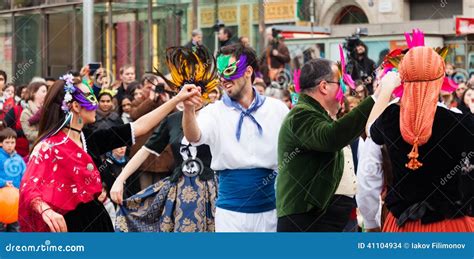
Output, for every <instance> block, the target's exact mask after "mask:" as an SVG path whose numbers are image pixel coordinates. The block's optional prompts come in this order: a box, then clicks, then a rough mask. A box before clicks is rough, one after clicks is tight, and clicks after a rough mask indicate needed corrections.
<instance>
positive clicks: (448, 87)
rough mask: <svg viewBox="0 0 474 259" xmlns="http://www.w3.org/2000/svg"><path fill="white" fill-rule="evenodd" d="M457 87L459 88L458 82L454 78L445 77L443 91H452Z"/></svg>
mask: <svg viewBox="0 0 474 259" xmlns="http://www.w3.org/2000/svg"><path fill="white" fill-rule="evenodd" d="M457 88H458V84H456V82H454V80H453V79H451V78H449V77H445V78H444V81H443V85H442V86H441V91H445V92H448V93H452V92H454V91H455V90H456V89H457Z"/></svg>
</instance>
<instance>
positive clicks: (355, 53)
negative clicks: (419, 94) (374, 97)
mask: <svg viewBox="0 0 474 259" xmlns="http://www.w3.org/2000/svg"><path fill="white" fill-rule="evenodd" d="M345 48H346V49H347V50H348V54H349V55H348V56H349V62H348V63H347V73H348V74H350V75H351V76H352V79H354V80H362V81H363V82H364V84H365V86H366V87H367V89H368V90H369V94H372V93H373V86H372V83H373V81H374V80H373V79H374V78H373V76H372V75H373V73H374V71H375V69H376V65H375V62H374V61H373V60H372V59H370V58H369V57H368V56H367V55H368V52H369V50H368V49H367V45H365V44H364V42H362V41H361V40H360V39H359V35H357V34H356V35H354V36H352V37H349V38H348V39H346V45H345Z"/></svg>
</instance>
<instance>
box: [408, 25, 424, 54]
mask: <svg viewBox="0 0 474 259" xmlns="http://www.w3.org/2000/svg"><path fill="white" fill-rule="evenodd" d="M405 39H406V41H407V45H408V48H410V49H411V48H413V47H419V46H425V34H424V33H423V31H421V30H420V29H413V30H412V33H411V37H410V34H409V33H408V32H405Z"/></svg>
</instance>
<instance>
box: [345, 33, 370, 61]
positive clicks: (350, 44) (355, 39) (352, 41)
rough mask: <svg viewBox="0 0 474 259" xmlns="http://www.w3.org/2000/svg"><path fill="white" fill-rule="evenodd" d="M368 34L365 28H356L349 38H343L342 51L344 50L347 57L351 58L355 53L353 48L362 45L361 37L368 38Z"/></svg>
mask: <svg viewBox="0 0 474 259" xmlns="http://www.w3.org/2000/svg"><path fill="white" fill-rule="evenodd" d="M368 35H369V32H368V30H367V28H357V30H356V32H355V33H354V34H352V35H351V36H349V37H347V38H345V42H344V45H343V47H344V49H346V51H347V54H348V56H349V57H352V54H353V53H354V51H355V48H356V47H357V46H358V45H360V44H362V40H361V39H360V37H361V36H368Z"/></svg>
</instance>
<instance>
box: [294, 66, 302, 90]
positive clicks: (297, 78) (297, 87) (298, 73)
mask: <svg viewBox="0 0 474 259" xmlns="http://www.w3.org/2000/svg"><path fill="white" fill-rule="evenodd" d="M300 76H301V69H296V70H295V72H293V82H294V83H295V92H297V93H299V92H301V88H300Z"/></svg>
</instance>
